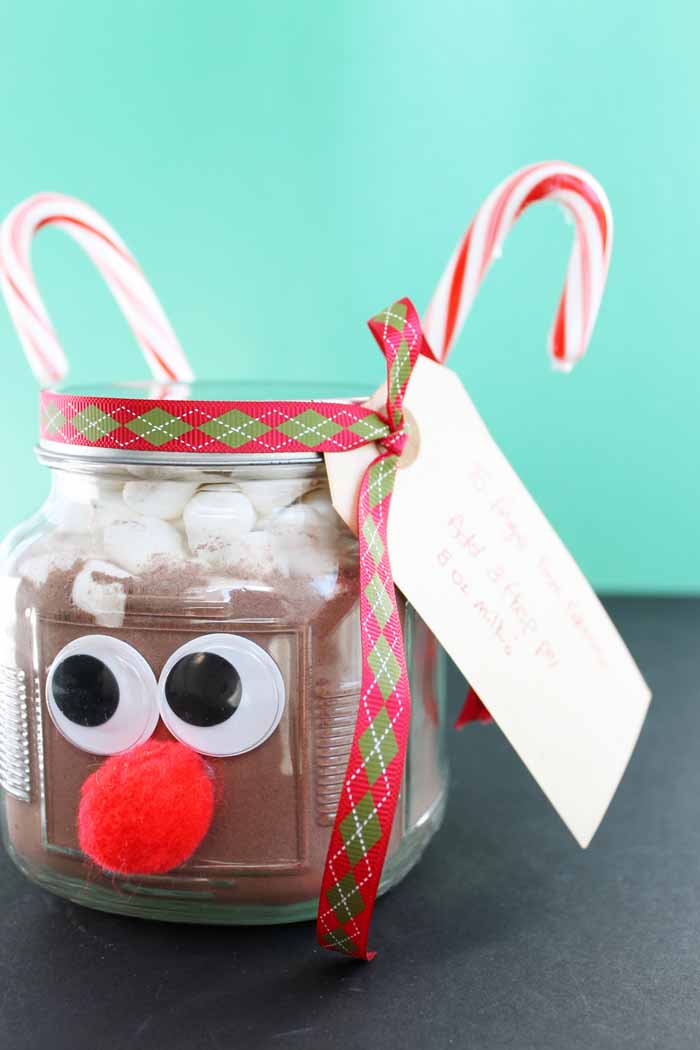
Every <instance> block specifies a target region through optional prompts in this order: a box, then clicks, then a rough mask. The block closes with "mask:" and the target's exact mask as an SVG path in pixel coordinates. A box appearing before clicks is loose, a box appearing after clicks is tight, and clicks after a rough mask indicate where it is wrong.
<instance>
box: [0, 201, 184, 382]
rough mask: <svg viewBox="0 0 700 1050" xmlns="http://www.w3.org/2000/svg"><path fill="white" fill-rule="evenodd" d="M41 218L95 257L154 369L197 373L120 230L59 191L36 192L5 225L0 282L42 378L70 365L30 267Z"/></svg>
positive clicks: (168, 375)
mask: <svg viewBox="0 0 700 1050" xmlns="http://www.w3.org/2000/svg"><path fill="white" fill-rule="evenodd" d="M44 226H58V227H59V228H60V229H62V230H65V231H66V233H69V234H70V235H71V237H73V239H74V240H76V241H77V242H78V244H80V245H81V247H82V248H83V250H84V251H85V252H86V253H87V255H88V256H89V257H90V259H92V261H93V263H94V264H95V266H96V267H97V269H98V270H99V271H100V273H101V274H102V276H103V277H104V279H105V281H106V282H107V284H108V285H109V288H110V289H111V291H112V294H113V295H114V297H115V299H116V300H117V302H118V303H119V305H120V307H121V309H122V312H123V313H124V316H125V317H126V319H127V321H128V322H129V324H130V326H131V329H132V331H133V333H134V335H135V336H136V339H137V341H138V343H139V346H140V347H141V349H142V351H143V353H144V356H145V358H146V362H147V364H148V367H149V368H150V370H151V372H152V374H153V376H154V377H155V378H156V379H159V380H165V381H169V380H183V381H186V380H189V379H192V378H193V373H192V370H191V369H190V366H189V364H188V362H187V358H186V357H185V355H184V353H183V351H182V348H181V347H180V344H179V343H178V341H177V337H176V335H175V333H174V331H173V329H172V327H171V325H170V322H169V321H168V319H167V317H166V316H165V313H164V312H163V308H162V307H161V305H160V303H159V302H158V300H157V299H156V296H155V294H154V292H153V289H152V288H151V286H150V285H149V283H148V281H147V280H146V278H145V277H144V275H143V273H142V272H141V270H140V268H139V266H138V263H137V262H136V260H135V259H134V257H133V255H132V254H131V253H130V251H129V249H128V248H127V247H126V245H125V244H124V242H123V241H122V240H121V238H120V237H119V236H118V235H117V233H115V231H114V230H113V229H112V227H111V226H110V225H109V224H108V223H107V222H105V220H104V219H103V218H102V217H101V216H100V215H98V214H97V212H96V211H94V210H93V209H92V208H90V207H88V205H87V204H83V202H82V201H79V200H76V199H75V198H74V197H65V196H63V195H61V194H59V193H39V194H37V195H36V196H34V197H29V198H28V199H27V200H26V201H23V202H22V203H21V204H18V205H17V207H16V208H15V209H14V210H13V211H11V212H10V214H9V215H8V217H7V218H6V219H5V221H4V223H3V224H2V227H1V228H0V283H1V284H2V290H3V293H4V295H5V300H6V302H7V306H8V309H9V311H10V315H11V317H12V320H13V321H14V324H15V327H16V329H17V332H18V334H19V337H20V340H21V342H22V346H23V347H24V350H25V353H26V355H27V358H28V359H29V364H30V365H31V367H32V370H33V371H34V374H35V375H36V377H37V379H38V380H39V382H40V384H41V385H42V386H47V385H50V384H55V383H58V382H60V381H61V380H62V379H63V378H64V377H65V376H66V374H67V371H68V362H67V360H66V355H65V354H64V352H63V348H62V347H61V344H60V342H59V341H58V336H57V335H56V332H55V330H54V327H53V325H52V323H51V320H50V318H49V315H48V312H47V310H46V307H45V306H44V303H43V300H42V298H41V296H40V295H39V292H38V289H37V286H36V283H35V281H34V276H33V273H32V267H31V258H30V252H31V244H32V239H33V237H34V234H35V233H37V232H38V231H39V230H41V229H42V228H43V227H44Z"/></svg>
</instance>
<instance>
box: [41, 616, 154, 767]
mask: <svg viewBox="0 0 700 1050" xmlns="http://www.w3.org/2000/svg"><path fill="white" fill-rule="evenodd" d="M156 691H157V686H156V678H155V675H154V674H153V671H152V670H151V668H150V667H149V665H148V664H147V663H146V661H145V660H144V658H143V657H142V656H141V654H140V653H139V652H137V650H136V649H134V648H133V646H131V645H128V644H127V643H126V642H122V641H120V639H118V638H111V637H109V636H108V635H101V634H91V635H86V636H85V637H84V638H76V639H75V640H74V641H72V642H69V644H68V645H66V646H65V647H64V648H63V649H61V651H60V653H59V654H58V656H57V657H56V659H55V660H54V661H53V663H52V664H51V667H50V668H49V673H48V676H47V679H46V702H47V706H48V709H49V715H50V716H51V720H52V722H53V723H54V725H55V726H56V728H57V729H58V731H59V733H61V735H62V736H64V737H65V738H66V740H68V741H70V743H71V744H74V745H75V747H78V748H80V750H81V751H89V752H90V753H91V754H93V755H116V754H118V753H119V752H121V751H128V750H129V748H132V747H135V746H136V744H141V743H143V741H145V740H148V738H149V737H150V736H151V734H152V733H153V730H154V729H155V727H156V725H157V723H158V703H157V700H156Z"/></svg>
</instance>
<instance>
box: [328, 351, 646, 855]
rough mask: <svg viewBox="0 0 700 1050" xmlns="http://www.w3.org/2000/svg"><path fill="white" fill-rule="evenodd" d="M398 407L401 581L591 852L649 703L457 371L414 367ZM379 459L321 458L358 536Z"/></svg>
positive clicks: (394, 540) (367, 451) (395, 524)
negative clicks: (366, 480)
mask: <svg viewBox="0 0 700 1050" xmlns="http://www.w3.org/2000/svg"><path fill="white" fill-rule="evenodd" d="M376 397H377V395H375V398H372V400H371V403H372V404H373V405H375V406H376V404H377V403H380V402H379V401H378V400H376ZM404 407H405V409H406V412H407V418H408V419H409V420H410V423H411V426H410V430H411V431H412V436H411V437H410V438H409V443H408V447H407V452H408V455H407V456H406V461H407V462H406V465H405V466H404V465H403V462H402V465H401V466H400V468H399V470H398V472H397V478H396V485H395V488H394V495H393V497H392V504H391V513H390V521H389V553H390V557H391V564H392V568H393V574H394V580H395V583H396V585H397V587H398V588H399V589H400V590H401V591H403V593H404V594H405V596H406V598H407V599H408V600H409V602H411V604H412V605H413V606H414V607H415V608H416V610H417V611H418V613H419V614H420V616H421V617H422V618H423V620H424V621H425V622H426V623H427V624H428V625H429V627H430V628H431V630H432V631H433V633H434V634H435V635H436V636H437V638H438V640H439V641H440V643H441V644H442V645H443V647H444V648H445V649H446V650H447V652H448V653H449V654H450V656H451V657H452V659H453V660H454V661H455V663H456V664H457V666H458V667H459V668H460V670H461V671H462V673H463V674H464V675H465V677H466V678H467V679H468V680H469V682H470V684H471V685H472V686H473V688H474V689H476V691H477V693H478V694H479V696H480V697H481V699H482V700H483V701H484V703H485V704H486V706H487V707H488V709H489V711H490V712H491V714H492V715H493V718H494V719H495V721H496V722H497V723H498V725H499V726H500V728H501V729H502V731H503V732H504V733H505V735H506V737H507V738H508V740H509V741H510V743H511V744H512V746H513V747H514V748H515V750H516V751H517V753H518V754H519V755H520V757H521V759H522V760H523V762H524V763H525V765H526V766H527V767H528V769H529V770H530V772H531V773H532V775H533V776H534V777H535V779H536V780H537V782H538V783H539V785H540V787H541V788H542V790H543V791H544V792H545V794H546V795H547V796H548V798H549V799H550V801H551V802H552V804H553V806H554V807H555V809H556V810H557V812H558V813H559V814H560V816H561V817H562V819H563V820H564V822H565V823H566V824H567V826H568V827H569V829H570V830H571V832H572V833H573V835H574V836H575V837H576V839H577V840H578V842H579V843H580V844H581V845H582V846H587V845H588V843H589V842H590V840H591V838H592V837H593V835H594V833H595V831H596V828H597V827H598V825H599V824H600V821H601V820H602V818H603V816H604V814H605V811H606V809H607V807H608V805H609V803H610V800H611V798H612V796H613V794H614V792H615V790H616V788H617V785H618V783H619V781H620V778H621V776H622V774H623V772H624V770H625V766H626V765H627V762H628V760H629V758H630V755H631V753H632V750H633V749H634V745H635V743H636V740H637V737H638V735H639V731H640V729H641V727H642V723H643V721H644V716H645V714H646V711H647V708H648V706H649V701H650V699H651V693H650V691H649V689H648V687H647V685H646V683H645V682H644V680H643V678H642V677H641V675H640V673H639V670H638V669H637V667H636V665H635V663H634V661H633V660H632V657H631V656H630V654H629V652H628V650H627V648H626V646H625V644H624V642H623V641H622V639H621V638H620V636H619V634H618V633H617V631H616V629H615V627H614V626H613V624H612V623H611V621H610V619H609V617H608V615H607V613H606V612H605V610H604V609H603V607H602V605H601V604H600V602H599V601H598V599H597V598H596V596H595V594H594V593H593V590H592V589H591V587H590V586H589V584H588V583H587V581H586V579H585V578H584V576H583V575H582V573H581V571H580V569H579V568H578V567H577V565H576V563H575V562H574V560H573V559H572V557H571V555H570V554H569V553H568V551H567V550H566V548H565V547H564V545H563V543H562V542H561V540H560V539H559V537H558V536H557V534H556V533H555V532H554V530H553V529H552V527H551V525H549V523H548V522H547V520H546V518H545V517H544V515H543V514H542V512H541V511H540V510H539V508H538V507H537V505H536V504H535V502H534V500H533V499H532V497H531V496H530V495H529V493H528V492H527V490H526V489H525V487H524V485H523V484H522V482H521V481H520V480H519V478H518V477H517V475H516V474H515V472H514V470H513V469H512V467H511V466H510V464H509V463H508V461H507V460H506V459H505V457H504V456H503V454H502V453H501V451H500V450H499V448H498V447H497V445H496V443H495V442H494V440H493V438H492V437H491V435H490V434H489V432H488V430H487V428H486V426H485V424H484V422H483V421H482V419H481V418H480V416H479V414H478V412H477V411H476V409H475V408H474V405H473V404H472V402H471V400H470V399H469V396H468V395H467V392H466V390H465V389H464V387H463V386H462V384H461V382H460V380H459V378H458V377H457V375H456V374H455V373H454V372H452V371H451V370H450V369H448V368H446V367H445V366H444V365H438V364H435V363H434V362H432V361H429V360H428V359H427V358H425V357H422V358H420V359H419V361H418V363H417V365H416V368H415V372H414V374H413V377H412V378H411V382H410V383H409V386H408V390H407V392H406V398H405V402H404ZM416 432H417V441H416ZM376 455H377V449H376V447H375V446H369V447H367V446H365V447H363V448H360V449H358V450H357V451H353V452H343V453H328V454H326V457H325V459H326V466H327V470H328V476H329V479H330V485H331V494H332V498H333V504H334V506H335V508H336V510H337V511H338V513H339V514H340V515H341V516H342V517H343V518H344V519H345V520H346V522H348V524H349V525H350V526H351V527H353V528H356V510H357V508H356V504H357V493H358V489H359V485H360V481H361V478H362V475H363V473H364V470H365V468H366V467H367V465H368V464H369V463H370V462H371V460H372V459H373V458H374V457H375V456H376ZM405 455H406V454H405Z"/></svg>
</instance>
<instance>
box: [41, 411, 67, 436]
mask: <svg viewBox="0 0 700 1050" xmlns="http://www.w3.org/2000/svg"><path fill="white" fill-rule="evenodd" d="M65 425H66V417H65V416H64V415H63V412H61V410H60V408H57V407H56V405H52V404H50V403H49V404H48V405H46V406H45V408H44V418H43V420H42V430H43V431H44V433H45V434H58V433H59V431H60V430H62V429H63V427H64V426H65Z"/></svg>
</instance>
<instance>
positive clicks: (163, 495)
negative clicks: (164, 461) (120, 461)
mask: <svg viewBox="0 0 700 1050" xmlns="http://www.w3.org/2000/svg"><path fill="white" fill-rule="evenodd" d="M196 489H197V485H196V483H193V482H191V481H127V483H126V485H125V486H124V492H123V495H124V502H125V503H126V505H127V507H129V508H130V509H131V510H133V511H136V513H137V514H143V515H145V516H146V517H153V518H161V519H163V520H164V521H173V520H174V519H175V518H179V517H180V515H181V514H182V512H183V510H184V508H185V504H186V503H187V501H188V500H189V499H190V498H191V497H192V496H193V495H194V493H195V491H196Z"/></svg>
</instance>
